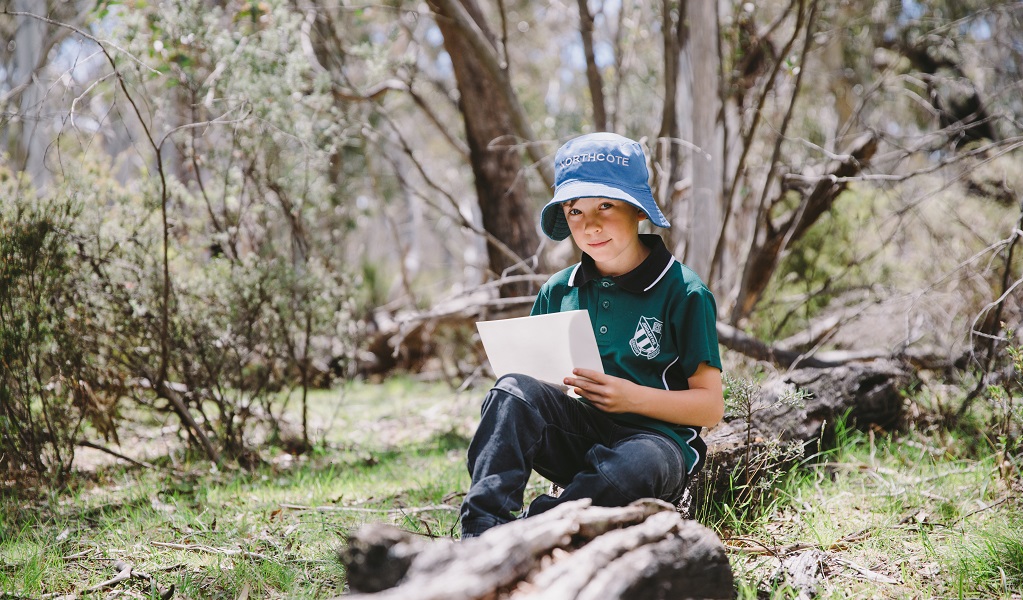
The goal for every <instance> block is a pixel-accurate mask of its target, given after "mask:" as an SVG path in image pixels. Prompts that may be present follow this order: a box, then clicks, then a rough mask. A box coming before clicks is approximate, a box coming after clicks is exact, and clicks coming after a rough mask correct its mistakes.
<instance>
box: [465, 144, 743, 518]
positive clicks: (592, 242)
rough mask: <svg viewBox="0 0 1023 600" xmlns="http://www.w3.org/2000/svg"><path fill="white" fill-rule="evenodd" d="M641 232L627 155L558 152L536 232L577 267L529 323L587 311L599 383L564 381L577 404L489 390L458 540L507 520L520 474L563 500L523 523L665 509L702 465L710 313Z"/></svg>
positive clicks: (711, 399)
mask: <svg viewBox="0 0 1023 600" xmlns="http://www.w3.org/2000/svg"><path fill="white" fill-rule="evenodd" d="M645 220H650V221H651V222H652V223H653V224H654V225H657V226H659V227H670V224H669V223H668V221H667V219H665V218H664V215H663V214H661V211H660V210H659V209H658V208H657V205H656V203H655V202H654V199H653V196H652V195H651V193H650V186H649V184H648V183H647V168H646V159H645V156H644V154H643V150H642V148H641V147H640V145H639V144H638V143H636V142H634V141H632V140H630V139H628V138H624V137H622V136H619V135H615V134H612V133H594V134H589V135H584V136H581V137H577V138H575V139H573V140H570V141H569V142H568V143H566V144H565V145H564V146H562V147H561V149H560V150H558V153H557V155H556V156H555V191H554V198H553V199H552V200H551V201H550V202H549V203H548V204H547V205H546V206H545V207H544V209H543V212H542V213H541V215H540V225H541V228H542V229H543V231H544V233H545V234H547V236H548V237H550V238H552V239H554V240H563V239H565V238H566V237H568V236H569V235H571V236H572V240H573V241H574V242H575V243H576V245H577V246H578V247H579V249H580V250H581V251H582V253H583V255H582V260H581V262H579V263H578V264H576V265H575V266H573V267H569V268H568V269H565V270H564V271H561V272H560V273H557V274H555V275H554V276H553V277H551V279H550V280H549V281H548V282H547V283H545V284H544V285H543V287H542V288H541V290H540V293H539V295H537V298H536V301H535V303H534V304H533V310H532V314H534V315H537V314H544V313H551V312H559V311H565V310H576V309H585V310H587V311H589V313H590V320H591V322H592V324H593V329H594V334H595V335H596V338H597V345H598V347H599V349H600V355H601V359H602V362H603V366H604V370H605V372H606V374H603V373H599V372H596V371H589V370H584V369H575V370H574V371H573V376H572V377H566V378H565V380H564V384H565V385H566V386H569V387H571V388H574V390H575V393H577V394H579V395H580V396H581V397H582V401H580V400H576V399H574V398H572V397H571V396H568V395H567V394H566V393H564V392H563V391H562V390H561V388H559V387H557V386H554V385H550V384H548V383H544V382H541V381H537V380H535V379H533V378H530V377H527V376H523V375H506V376H504V377H502V378H501V379H500V380H498V382H497V383H496V384H495V386H494V388H493V389H491V390H490V392H489V393H488V394H487V396H486V398H485V399H484V401H483V408H482V417H481V419H480V426H479V429H478V430H477V431H476V434H475V436H473V440H472V443H471V444H470V446H469V455H468V467H469V473H470V475H471V476H472V486H471V487H470V489H469V492H468V494H466V497H465V501H464V502H463V504H462V512H461V526H462V537H463V538H469V537H475V536H478V535H480V534H481V533H483V532H484V531H486V530H487V529H490V528H491V527H494V526H496V525H500V524H502V523H506V522H508V521H511V520H513V519H514V518H515V516H514V513H515V512H517V511H519V510H521V509H522V502H523V493H524V491H525V487H526V483H527V481H528V479H529V476H530V471H531V470H533V469H535V470H536V472H537V473H539V474H541V475H543V476H544V477H546V478H547V479H549V480H551V481H553V482H554V483H556V484H558V485H559V486H561V487H562V488H563V491H562V493H561V495H560V496H559V497H557V498H554V497H552V496H549V495H546V494H544V495H541V496H539V497H538V498H536V499H535V500H534V501H533V502H532V503H531V504H530V505H529V509H528V511H527V514H528V515H530V516H532V515H537V514H539V513H542V512H544V511H547V510H549V509H551V508H552V507H554V506H556V505H557V504H559V503H561V502H566V501H569V500H577V499H579V498H591V499H592V501H593V504H594V505H598V506H624V505H626V504H629V503H630V502H632V501H634V500H637V499H639V498H649V497H653V498H659V499H661V500H665V501H667V502H670V503H672V504H674V503H676V502H677V501H678V500H679V499H680V498H681V497H682V494H683V492H684V490H685V487H686V482H687V479H688V477H689V476H690V475H691V474H692V473H694V472H695V471H696V470H697V469H698V468H699V467H700V466H701V465H702V463H703V460H704V458H705V455H706V444H705V443H704V442H703V440H702V439H701V438H700V429H701V427H711V426H713V425H715V424H716V423H717V422H718V421H719V420H720V419H721V417H722V414H723V412H724V401H723V398H722V386H721V359H720V357H719V355H718V342H717V333H716V325H715V324H716V319H717V316H716V311H717V309H716V307H715V303H714V297H713V296H712V295H711V293H710V291H709V290H708V289H707V287H706V286H705V285H704V284H703V283H702V282H701V281H700V279H699V277H697V275H696V274H695V273H693V272H692V271H691V270H690V269H689V268H688V267H686V266H684V265H683V264H681V263H680V262H678V261H676V260H675V259H674V258H673V257H672V255H671V253H670V252H669V251H668V249H667V248H666V247H665V246H664V243H663V242H662V241H661V238H660V237H659V236H656V235H640V233H639V224H640V222H641V221H645Z"/></svg>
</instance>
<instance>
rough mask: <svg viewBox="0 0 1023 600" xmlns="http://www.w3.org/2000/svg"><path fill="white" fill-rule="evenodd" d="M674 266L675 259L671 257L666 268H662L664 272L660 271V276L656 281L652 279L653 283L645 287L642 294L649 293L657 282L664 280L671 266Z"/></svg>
mask: <svg viewBox="0 0 1023 600" xmlns="http://www.w3.org/2000/svg"><path fill="white" fill-rule="evenodd" d="M674 264H675V257H674V256H672V257H671V260H670V261H668V266H666V267H664V270H663V271H661V274H660V275H658V276H657V279H654V282H653V283H651V284H650V285H648V286H646V289H644V290H643V291H644V292H649V291H650V288H652V287H654V286H655V285H657V282H658V281H660V280H662V279H664V276H665V275H667V274H668V271H669V270H670V269H671V267H672V265H674Z"/></svg>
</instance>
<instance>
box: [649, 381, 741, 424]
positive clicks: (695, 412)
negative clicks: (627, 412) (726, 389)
mask: <svg viewBox="0 0 1023 600" xmlns="http://www.w3.org/2000/svg"><path fill="white" fill-rule="evenodd" d="M637 387H638V389H639V392H638V397H637V398H636V402H635V404H636V410H634V411H632V412H635V413H636V414H641V415H643V416H646V417H652V418H654V419H658V420H661V421H666V422H668V423H674V424H676V425H693V426H697V427H713V426H714V425H717V424H718V422H720V421H721V417H722V416H724V410H725V408H724V399H723V397H722V395H721V393H720V392H715V391H714V390H710V389H704V388H690V389H688V390H658V389H655V388H648V387H643V386H637Z"/></svg>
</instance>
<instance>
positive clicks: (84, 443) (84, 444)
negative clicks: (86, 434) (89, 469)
mask: <svg viewBox="0 0 1023 600" xmlns="http://www.w3.org/2000/svg"><path fill="white" fill-rule="evenodd" d="M76 444H77V445H79V446H81V447H83V448H92V449H93V450H99V451H100V452H105V453H106V454H109V455H110V456H113V457H115V458H119V459H121V460H124V461H127V462H130V463H131V464H133V465H135V466H136V467H144V468H146V469H158V468H159V467H157V466H156V465H154V464H152V463H148V462H146V461H142V460H136V459H134V458H132V457H130V456H125V455H123V454H121V453H120V452H117V451H114V450H111V449H110V448H107V447H106V446H101V445H99V444H96V443H93V442H90V441H89V440H84V439H83V440H78V441H77V442H76Z"/></svg>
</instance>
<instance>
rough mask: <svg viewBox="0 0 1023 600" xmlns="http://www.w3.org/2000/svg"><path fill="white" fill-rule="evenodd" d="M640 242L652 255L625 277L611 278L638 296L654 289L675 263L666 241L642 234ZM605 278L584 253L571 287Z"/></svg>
mask: <svg viewBox="0 0 1023 600" xmlns="http://www.w3.org/2000/svg"><path fill="white" fill-rule="evenodd" d="M639 241H641V242H643V244H644V245H645V246H646V247H647V248H650V255H649V256H647V257H646V259H644V260H643V262H641V263H640V264H639V266H638V267H636V268H635V269H633V270H631V271H629V272H628V273H625V274H624V275H619V276H617V277H611V278H610V279H611V280H612V281H614V282H615V284H617V285H619V286H621V287H622V288H623V289H624V290H626V291H628V292H633V293H637V294H638V293H642V292H645V291H647V290H649V289H650V288H652V287H653V286H654V284H656V283H657V282H658V281H660V280H661V278H662V277H664V274H665V273H667V272H668V267H670V266H671V265H672V264H673V263H674V262H675V257H674V256H672V255H671V252H668V248H667V247H666V246H665V245H664V240H662V239H661V236H659V235H656V234H651V233H644V234H640V236H639ZM603 277H604V276H603V275H601V274H600V271H598V270H597V264H596V263H595V262H593V259H592V258H590V255H589V254H586V253H585V252H584V253H583V257H582V260H581V261H580V262H579V265H578V266H576V268H575V271H574V272H573V273H572V278H571V279H570V280H569V285H572V286H575V287H582V286H584V285H586V284H587V283H588V282H590V281H593V280H596V279H602V278H603Z"/></svg>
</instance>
